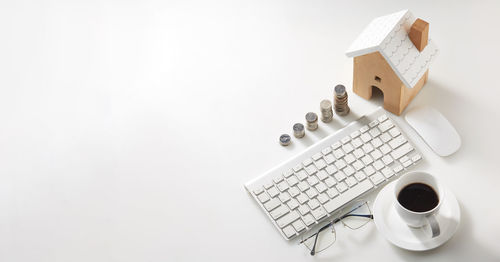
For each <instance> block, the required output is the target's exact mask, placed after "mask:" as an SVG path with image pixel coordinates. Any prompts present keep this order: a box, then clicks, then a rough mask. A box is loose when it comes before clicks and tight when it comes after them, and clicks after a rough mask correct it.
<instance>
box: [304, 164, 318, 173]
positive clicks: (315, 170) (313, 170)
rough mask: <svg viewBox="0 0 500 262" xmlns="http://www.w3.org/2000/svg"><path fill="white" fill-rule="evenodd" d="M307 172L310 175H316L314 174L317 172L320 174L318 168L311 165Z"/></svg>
mask: <svg viewBox="0 0 500 262" xmlns="http://www.w3.org/2000/svg"><path fill="white" fill-rule="evenodd" d="M306 171H307V173H308V174H309V175H314V174H316V172H318V169H317V168H316V166H314V165H310V166H308V167H306Z"/></svg>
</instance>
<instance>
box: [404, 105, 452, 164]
mask: <svg viewBox="0 0 500 262" xmlns="http://www.w3.org/2000/svg"><path fill="white" fill-rule="evenodd" d="M405 119H406V121H407V122H408V123H409V124H410V126H411V127H413V129H415V131H417V133H418V134H419V135H420V136H421V137H422V139H423V140H424V141H425V143H427V145H429V146H430V148H432V150H433V151H434V152H436V154H438V155H440V156H449V155H451V154H453V153H455V152H456V151H457V150H458V149H459V148H460V145H461V144H462V141H461V139H460V136H459V135H458V132H457V130H455V128H454V127H453V126H452V125H451V124H450V122H449V121H448V120H447V119H446V118H445V117H444V116H443V115H442V114H441V113H440V112H439V111H437V110H436V109H434V108H433V107H430V106H423V107H418V108H415V109H413V110H411V111H410V112H408V113H407V114H406V116H405Z"/></svg>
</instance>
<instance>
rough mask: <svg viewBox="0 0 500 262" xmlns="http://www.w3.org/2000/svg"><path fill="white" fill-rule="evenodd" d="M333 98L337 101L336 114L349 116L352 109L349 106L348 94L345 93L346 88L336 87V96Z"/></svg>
mask: <svg viewBox="0 0 500 262" xmlns="http://www.w3.org/2000/svg"><path fill="white" fill-rule="evenodd" d="M333 97H334V100H335V112H337V114H338V115H339V116H344V115H347V114H349V110H350V109H349V106H348V105H347V92H346V91H345V86H343V85H337V86H335V95H334V96H333Z"/></svg>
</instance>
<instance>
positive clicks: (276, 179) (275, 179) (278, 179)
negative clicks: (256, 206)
mask: <svg viewBox="0 0 500 262" xmlns="http://www.w3.org/2000/svg"><path fill="white" fill-rule="evenodd" d="M273 181H274V183H275V184H278V183H279V182H281V181H283V177H282V176H278V177H275V178H274V179H273Z"/></svg>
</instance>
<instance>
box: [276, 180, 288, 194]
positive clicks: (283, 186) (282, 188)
mask: <svg viewBox="0 0 500 262" xmlns="http://www.w3.org/2000/svg"><path fill="white" fill-rule="evenodd" d="M276 186H277V187H278V189H279V190H280V191H281V192H283V191H285V190H287V189H288V184H287V182H285V181H282V182H281V183H279V184H277V185H276Z"/></svg>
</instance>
